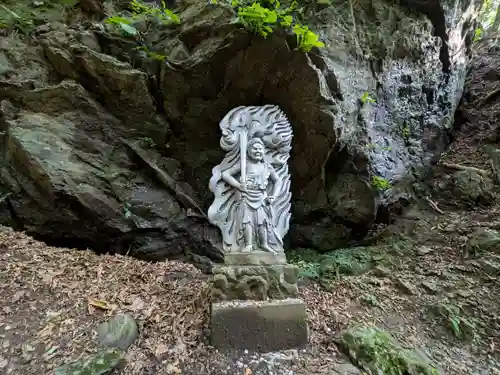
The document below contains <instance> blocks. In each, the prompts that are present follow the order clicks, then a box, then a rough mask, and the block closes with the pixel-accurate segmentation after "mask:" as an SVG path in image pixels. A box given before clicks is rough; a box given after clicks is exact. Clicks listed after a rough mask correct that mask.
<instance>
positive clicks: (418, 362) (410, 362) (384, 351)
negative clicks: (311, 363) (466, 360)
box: [340, 326, 440, 375]
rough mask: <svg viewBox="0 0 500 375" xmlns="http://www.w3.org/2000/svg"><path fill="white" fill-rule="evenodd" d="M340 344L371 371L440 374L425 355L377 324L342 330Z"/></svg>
mask: <svg viewBox="0 0 500 375" xmlns="http://www.w3.org/2000/svg"><path fill="white" fill-rule="evenodd" d="M340 344H341V346H342V347H343V348H344V349H345V351H346V352H347V354H348V355H349V357H350V358H351V360H352V361H353V362H355V363H356V364H357V365H358V366H359V367H360V368H362V369H363V370H364V371H366V372H368V374H370V375H378V374H384V375H440V372H439V371H438V370H437V369H436V368H435V367H433V366H432V365H431V364H429V363H428V361H427V360H426V359H425V358H423V357H422V356H420V355H419V354H417V353H416V352H415V351H413V350H410V349H405V348H403V347H402V346H401V345H400V344H399V343H398V342H397V341H396V340H395V339H394V338H393V337H392V336H391V335H390V334H389V333H387V332H385V331H383V330H381V329H380V328H377V327H372V326H356V327H353V328H350V329H348V330H347V331H345V332H344V333H343V334H342V336H341V339H340Z"/></svg>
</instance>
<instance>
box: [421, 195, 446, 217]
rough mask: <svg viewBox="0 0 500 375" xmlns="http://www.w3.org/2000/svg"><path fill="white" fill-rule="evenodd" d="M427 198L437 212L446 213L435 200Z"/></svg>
mask: <svg viewBox="0 0 500 375" xmlns="http://www.w3.org/2000/svg"><path fill="white" fill-rule="evenodd" d="M425 200H426V201H427V203H429V206H431V207H432V208H433V209H434V210H435V211H436V212H438V213H440V214H441V215H442V214H444V211H443V210H441V209H440V208H439V207H438V205H437V203H436V202H434V201H433V200H432V199H431V198H429V197H425Z"/></svg>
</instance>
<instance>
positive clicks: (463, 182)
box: [446, 170, 495, 205]
mask: <svg viewBox="0 0 500 375" xmlns="http://www.w3.org/2000/svg"><path fill="white" fill-rule="evenodd" d="M446 188H447V189H449V190H450V192H451V194H452V195H453V196H454V197H455V198H457V199H459V201H461V202H464V203H467V204H471V205H476V204H483V205H490V204H492V203H493V202H494V199H495V196H494V194H493V188H494V186H493V181H492V180H491V179H490V178H489V177H487V176H483V175H482V174H480V173H478V172H476V171H473V170H464V171H457V172H455V173H453V175H452V176H451V179H450V180H449V184H448V186H447V187H446Z"/></svg>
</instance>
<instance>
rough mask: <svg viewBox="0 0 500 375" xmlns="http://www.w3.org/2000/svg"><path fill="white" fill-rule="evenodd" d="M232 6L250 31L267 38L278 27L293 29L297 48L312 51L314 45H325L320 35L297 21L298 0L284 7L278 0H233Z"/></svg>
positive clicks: (240, 20) (239, 19) (319, 46)
mask: <svg viewBox="0 0 500 375" xmlns="http://www.w3.org/2000/svg"><path fill="white" fill-rule="evenodd" d="M231 4H232V6H233V7H234V8H235V10H236V12H237V13H238V21H239V22H241V24H242V25H243V26H244V27H245V28H246V29H247V30H249V31H251V32H253V33H254V34H257V35H260V36H263V37H264V38H266V37H267V36H268V35H269V34H271V33H272V32H273V31H275V30H276V29H277V28H278V27H281V28H283V29H285V30H287V29H291V31H292V33H293V34H294V35H295V36H296V38H297V49H298V50H300V51H303V52H310V51H311V50H312V49H313V48H314V47H318V48H321V47H324V46H325V44H324V43H323V42H321V41H320V40H319V36H318V35H317V34H316V33H314V32H313V31H311V30H309V28H308V27H307V26H304V25H302V24H300V23H299V22H297V19H296V18H297V15H296V14H297V11H298V10H297V2H296V1H293V2H292V3H291V4H290V6H288V7H283V6H282V5H281V3H280V2H279V1H278V0H267V1H266V0H261V1H255V2H251V3H245V2H240V1H239V0H233V1H232V3H231Z"/></svg>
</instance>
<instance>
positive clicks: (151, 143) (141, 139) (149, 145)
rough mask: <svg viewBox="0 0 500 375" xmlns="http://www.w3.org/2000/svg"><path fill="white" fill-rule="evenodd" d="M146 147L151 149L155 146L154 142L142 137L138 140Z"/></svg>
mask: <svg viewBox="0 0 500 375" xmlns="http://www.w3.org/2000/svg"><path fill="white" fill-rule="evenodd" d="M139 140H140V141H141V142H142V143H143V144H144V145H145V146H146V147H149V148H153V147H155V146H156V143H155V141H153V139H152V138H150V137H142V138H140V139H139Z"/></svg>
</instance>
